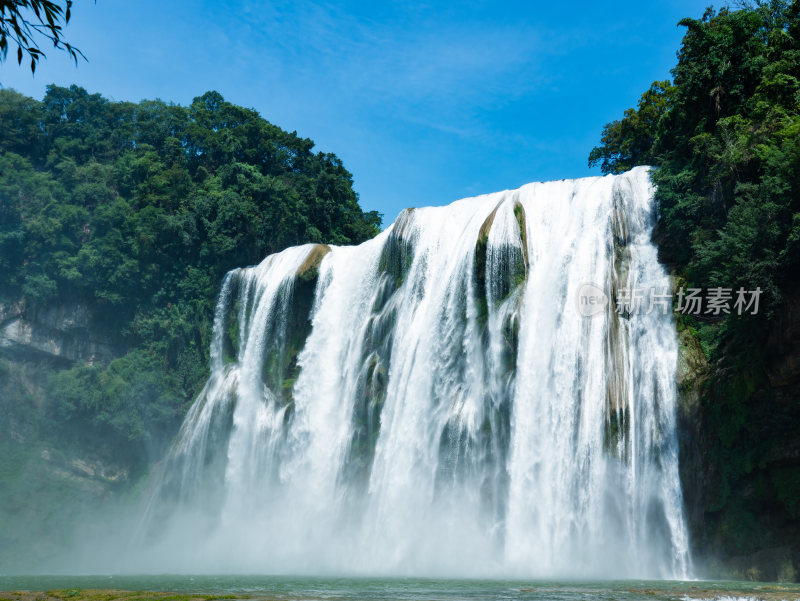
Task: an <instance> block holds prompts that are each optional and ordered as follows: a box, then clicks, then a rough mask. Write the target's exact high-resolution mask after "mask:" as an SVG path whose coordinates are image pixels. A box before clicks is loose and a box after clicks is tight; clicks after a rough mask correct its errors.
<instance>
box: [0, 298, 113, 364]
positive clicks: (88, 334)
mask: <svg viewBox="0 0 800 601" xmlns="http://www.w3.org/2000/svg"><path fill="white" fill-rule="evenodd" d="M119 350H120V349H115V347H114V345H113V344H111V343H110V342H108V341H107V340H104V338H103V336H102V334H99V333H98V332H96V331H95V329H94V328H93V327H92V312H91V309H90V308H89V307H88V306H87V305H86V304H85V303H80V302H58V303H51V304H48V305H45V306H39V305H36V304H31V303H26V302H25V301H24V300H23V299H21V298H17V299H8V298H6V299H2V298H0V353H2V354H3V355H4V356H6V357H10V358H17V359H18V358H21V357H22V356H25V357H29V358H31V359H36V358H38V359H39V360H44V361H51V362H56V363H75V362H81V363H90V364H92V363H96V362H108V361H110V360H111V359H113V358H114V357H115V356H117V355H118V354H119Z"/></svg>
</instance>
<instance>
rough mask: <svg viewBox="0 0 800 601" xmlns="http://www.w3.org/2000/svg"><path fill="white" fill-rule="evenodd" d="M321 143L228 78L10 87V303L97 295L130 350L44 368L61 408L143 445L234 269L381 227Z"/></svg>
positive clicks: (4, 179)
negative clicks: (132, 95)
mask: <svg viewBox="0 0 800 601" xmlns="http://www.w3.org/2000/svg"><path fill="white" fill-rule="evenodd" d="M313 145H314V144H313V142H312V141H311V140H309V139H305V138H301V137H298V136H297V135H296V134H295V133H288V132H286V131H283V130H282V129H280V128H279V127H277V126H275V125H273V124H271V123H269V122H268V121H266V120H265V119H263V118H262V117H260V116H259V115H258V113H257V112H256V111H254V110H252V109H246V108H242V107H239V106H236V105H234V104H231V103H229V102H226V101H225V100H224V99H223V97H222V96H221V95H220V94H218V93H217V92H207V93H206V94H204V95H202V96H200V97H198V98H196V99H195V100H194V101H193V102H192V104H191V105H190V106H188V107H184V106H178V105H174V104H168V103H165V102H162V101H160V100H155V101H150V100H146V101H142V102H140V103H138V104H137V103H131V102H113V101H110V100H107V99H105V98H103V97H102V96H100V95H99V94H89V93H87V91H86V90H84V89H82V88H79V87H76V86H72V87H70V88H68V89H67V88H61V87H57V86H49V87H48V89H47V93H46V94H45V96H44V98H43V99H42V100H41V101H38V100H35V99H32V98H28V97H25V96H23V95H21V94H18V93H16V92H14V91H13V90H7V89H2V90H0V291H2V298H0V302H5V303H9V302H16V301H18V300H19V299H24V303H25V307H26V311H34V310H40V309H41V308H42V307H48V306H51V305H58V304H59V303H63V302H65V300H68V301H69V302H73V303H80V304H82V305H85V306H87V307H88V308H89V310H90V312H91V316H92V323H91V328H90V330H91V332H93V333H94V335H96V336H102V338H103V340H104V341H108V342H109V343H110V345H111V346H112V347H113V348H114V349H116V350H115V353H114V354H115V355H116V357H117V358H116V359H114V360H113V361H111V362H110V363H109V364H105V363H104V362H103V361H98V362H94V363H93V364H86V365H76V366H74V367H72V368H70V369H66V370H59V371H53V373H51V374H50V375H49V376H48V377H46V378H43V388H44V392H45V396H46V397H49V399H50V400H54V401H56V402H52V403H44V409H43V411H44V412H45V414H46V415H45V416H44V417H45V418H46V419H47V420H49V421H50V423H53V424H57V425H58V428H60V429H61V431H62V433H64V434H68V433H70V432H80V435H81V436H84V437H85V436H87V434H88V435H90V436H91V437H92V438H93V439H101V440H104V441H106V442H108V443H110V445H109V446H110V447H113V448H119V449H124V450H125V451H124V452H125V453H126V454H127V455H128V456H129V457H128V459H130V458H133V457H139V459H142V458H144V457H145V452H146V450H147V447H148V446H152V445H153V444H156V446H158V445H159V444H163V443H164V442H165V441H166V440H168V439H169V437H170V436H171V435H172V434H173V433H174V431H175V428H176V427H177V425H178V424H179V422H180V419H181V418H182V416H183V413H184V412H185V409H186V408H187V406H188V404H189V403H190V401H191V399H192V397H193V396H194V395H195V393H196V392H197V390H198V388H199V387H200V386H201V385H202V382H203V380H204V379H205V377H206V375H207V364H208V361H207V359H208V357H207V353H208V347H209V336H210V329H211V322H212V318H213V309H214V304H215V298H216V294H217V290H218V288H219V284H220V281H221V279H222V276H223V275H224V273H225V272H226V271H228V270H230V269H232V268H234V267H237V266H242V265H248V264H254V263H257V262H259V261H261V260H262V259H263V258H264V256H266V255H267V254H269V253H272V252H276V251H279V250H281V249H283V248H285V247H287V246H290V245H294V244H299V243H305V242H319V243H332V244H350V243H359V242H362V241H363V240H366V239H368V238H370V237H372V236H374V235H375V234H376V233H377V232H378V231H379V226H380V220H381V219H380V215H378V214H377V213H376V212H374V211H373V212H364V211H362V210H361V208H360V207H359V204H358V197H357V195H356V193H355V192H354V191H353V187H352V176H351V175H350V173H349V172H348V171H347V170H346V169H345V168H344V166H343V165H342V163H341V161H340V160H339V159H338V158H337V157H336V156H335V155H333V154H328V153H321V152H320V153H314V152H312V148H313ZM151 450H152V449H151Z"/></svg>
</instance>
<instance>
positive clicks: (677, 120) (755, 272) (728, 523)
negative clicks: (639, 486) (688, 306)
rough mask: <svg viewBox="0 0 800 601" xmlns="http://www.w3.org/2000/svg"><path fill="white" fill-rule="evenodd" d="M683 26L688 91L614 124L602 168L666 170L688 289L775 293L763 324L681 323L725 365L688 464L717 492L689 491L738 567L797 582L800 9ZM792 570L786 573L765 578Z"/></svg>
mask: <svg viewBox="0 0 800 601" xmlns="http://www.w3.org/2000/svg"><path fill="white" fill-rule="evenodd" d="M680 25H682V26H684V27H686V34H685V36H684V38H683V43H682V46H681V49H680V52H679V53H678V63H677V65H676V66H675V68H674V69H673V71H672V75H673V79H672V81H659V82H655V83H653V84H652V86H651V88H650V89H649V90H648V91H646V92H645V93H644V94H643V95H642V97H641V99H640V100H639V103H638V105H637V107H636V108H632V109H628V110H627V111H625V114H624V115H623V117H622V119H620V120H619V121H614V122H612V123H609V124H608V125H606V126H605V128H604V130H603V134H602V139H601V146H599V147H597V148H595V149H593V150H592V152H591V154H590V155H589V162H590V164H600V165H601V168H602V170H603V171H604V172H606V173H617V172H621V171H624V170H627V169H629V168H631V167H633V166H636V165H653V166H655V167H656V170H655V172H654V174H653V178H654V181H655V183H656V184H657V185H658V192H657V200H658V206H659V211H660V213H659V224H658V228H657V232H656V239H657V241H658V243H659V248H660V253H661V258H662V260H664V262H666V263H667V264H668V265H669V266H670V267H671V268H672V269H673V272H674V273H675V274H676V275H678V276H680V281H681V282H684V283H686V284H687V285H688V286H691V287H700V288H705V289H709V288H714V287H723V288H730V289H732V290H733V291H734V292H735V291H736V290H737V289H739V288H740V287H743V288H745V289H746V290H754V289H755V288H756V287H760V288H761V289H762V290H763V295H762V297H761V307H760V311H759V314H758V315H743V316H738V315H735V314H731V315H720V316H713V315H708V314H702V315H697V316H680V319H679V327H680V328H681V330H682V331H681V340H682V341H683V340H684V339H685V338H686V336H687V335H691V336H692V337H694V338H695V339H696V340H697V342H698V343H699V344H698V345H696V346H698V347H699V348H702V350H703V352H704V353H705V355H706V360H707V361H708V362H709V363H710V365H711V366H712V369H711V371H710V373H708V374H702V375H698V377H699V378H700V379H702V382H699V383H698V385H700V390H701V393H700V395H699V397H700V400H699V403H698V406H697V408H696V410H695V411H696V414H695V415H693V416H692V417H691V418H690V419H696V420H699V422H700V428H699V432H700V435H699V438H697V437H695V440H693V441H692V442H691V443H690V444H687V445H684V448H683V450H684V456H683V457H682V461H684V462H689V463H690V464H691V465H692V466H694V468H695V469H696V470H699V471H700V472H701V473H702V474H703V478H702V480H703V481H702V490H699V491H698V490H696V488H697V487H696V486H694V485H691V484H690V485H688V486H687V485H686V484H687V483H685V488H686V489H687V495H688V497H689V498H690V501H693V498H694V497H697V495H699V497H698V498H699V503H697V504H696V508H699V509H696V511H695V515H692V516H691V518H692V522H693V526H694V528H693V529H694V534H695V541H696V542H697V543H698V545H699V546H700V547H706V548H710V549H712V550H714V551H716V552H718V553H719V554H720V555H722V556H723V557H725V558H734V557H740V558H742V557H747V556H750V557H752V556H753V554H755V553H756V552H760V553H762V555H763V553H764V552H765V550H768V549H772V550H773V551H774V550H780V549H785V550H786V551H785V552H784V551H775V553H777V555H780V556H781V557H782V558H783V559H775V561H773V560H772V559H770V560H766V559H765V560H764V561H761V560H753V561H751V560H742V563H741V566H742V571H741V572H740V574H741V575H743V576H744V575H747V576H753V577H759V576H760V577H772V578H776V577H784V578H786V577H796V575H794V574H792V571H793V568H791V565H792V561H793V562H794V565H795V566H797V565H800V543H799V542H800V507H799V506H798V503H797V499H798V498H800V447H798V445H800V435H799V434H798V432H800V400H798V399H799V398H800V368H798V365H800V362H798V357H799V356H800V344H798V341H800V327H798V323H800V315H798V300H799V299H800V289H798V282H800V280H799V279H798V275H800V3H798V2H796V1H795V2H793V3H789V2H786V1H783V0H773V1H770V2H767V1H765V2H760V3H757V4H755V5H749V6H744V7H741V8H740V9H738V10H729V9H722V10H720V11H719V12H715V11H714V10H712V9H708V10H707V11H706V12H705V14H704V15H703V17H702V18H701V19H700V20H696V19H684V20H682V21H681V22H680ZM732 313H735V312H732ZM684 346H685V343H684ZM691 504H692V503H690V505H691ZM690 513H691V510H690ZM775 553H773V555H775ZM777 555H776V557H777ZM791 555H793V556H794V557H793V558H792V557H791ZM773 559H774V558H773ZM776 561H777V562H778V563H780V562H783V564H782V565H785V566H788V567H787V568H786V569H785V570H784V573H783V574H782V573H781V572H780V570H781V569H783V568H780V567H776V566H773V567H772V568H769V567H765V568H764V569H765V570H766V569H773V570H774V571H771V572H763V571H762V572H760V573H759V570H760V569H761V568H760V567H759V565H761V566H768V564H775V563H776ZM748 566H750V567H748ZM752 566H755V567H752ZM748 569H750V570H751V571H750V572H749V573H748V572H747V570H748ZM753 570H754V571H753Z"/></svg>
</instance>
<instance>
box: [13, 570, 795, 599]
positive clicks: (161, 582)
mask: <svg viewBox="0 0 800 601" xmlns="http://www.w3.org/2000/svg"><path fill="white" fill-rule="evenodd" d="M75 588H78V589H95V588H100V589H112V588H113V589H126V590H153V591H171V592H176V593H202V594H223V595H231V597H236V596H243V595H248V596H253V597H261V598H269V599H278V600H283V599H286V600H306V599H307V600H327V601H332V600H346V599H359V600H375V601H385V600H390V599H397V600H414V601H417V600H425V601H451V600H453V601H455V600H473V599H474V600H484V599H485V600H537V601H538V600H547V601H589V600H608V601H612V600H613V601H644V600H651V601H652V600H653V599H656V600H682V601H688V600H691V599H717V600H724V601H728V600H735V599H765V600H769V601H772V600H778V599H787V600H789V599H791V600H800V585H796V584H795V585H792V584H764V583H752V582H707V581H704V582H697V581H693V582H674V581H640V580H625V581H599V582H596V581H593V582H589V581H587V582H565V581H500V580H440V579H416V578H415V579H402V578H387V579H382V578H310V577H299V576H298V577H289V576H284V577H275V576H176V575H159V576H0V590H39V591H43V590H51V589H75Z"/></svg>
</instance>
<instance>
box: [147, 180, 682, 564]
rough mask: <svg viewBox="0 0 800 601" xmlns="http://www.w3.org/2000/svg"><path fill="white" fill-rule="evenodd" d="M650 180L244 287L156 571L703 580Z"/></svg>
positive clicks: (540, 204) (465, 212)
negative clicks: (682, 465)
mask: <svg viewBox="0 0 800 601" xmlns="http://www.w3.org/2000/svg"><path fill="white" fill-rule="evenodd" d="M654 220H655V212H654V206H653V188H652V185H651V183H650V181H649V176H648V171H647V169H646V168H637V169H634V170H633V171H631V172H628V173H626V174H622V175H618V176H606V177H594V178H585V179H579V180H563V181H557V182H549V183H535V184H529V185H526V186H523V187H522V188H520V189H519V190H514V191H505V192H500V193H496V194H489V195H484V196H479V197H476V198H468V199H464V200H460V201H457V202H454V203H452V204H451V205H448V206H445V207H431V208H418V209H406V210H405V211H403V212H402V213H401V214H400V216H399V217H398V218H397V220H396V221H395V223H394V224H392V225H391V226H390V227H389V228H388V229H387V230H386V231H384V232H383V233H381V234H380V235H379V236H377V237H376V238H374V239H372V240H370V241H368V242H365V243H363V244H361V245H359V246H355V247H334V246H331V247H329V246H326V245H313V244H309V245H305V246H299V247H294V248H289V249H287V250H285V251H283V252H281V253H278V254H275V255H270V256H269V257H267V258H266V259H265V260H264V261H263V262H262V263H261V264H260V265H258V266H255V267H248V268H242V269H236V270H234V271H232V272H230V273H229V274H228V275H227V276H226V278H225V280H224V282H223V285H222V289H221V292H220V295H219V301H218V306H217V310H216V315H215V320H214V332H213V342H212V345H211V376H210V378H209V380H208V382H207V383H206V385H205V387H204V389H203V391H202V392H201V393H200V395H199V396H198V398H197V399H196V400H195V402H194V405H193V406H192V408H191V410H190V411H189V413H188V415H187V417H186V420H185V422H184V424H183V426H182V428H181V430H180V433H179V435H178V437H177V439H176V442H175V443H174V446H173V448H172V450H171V452H170V455H169V457H168V458H167V459H166V460H165V462H164V465H163V469H162V471H161V475H160V476H159V480H158V482H157V484H156V485H155V486H154V492H153V494H152V495H151V497H150V498H149V501H148V504H147V510H146V512H145V516H144V518H143V520H142V526H141V537H140V541H141V544H143V545H146V547H147V549H148V557H149V558H150V559H151V561H152V564H151V565H150V567H156V568H158V569H160V570H161V571H164V570H165V569H167V570H175V571H177V570H188V571H197V570H198V569H203V570H209V569H210V570H216V571H217V572H220V571H235V572H254V573H343V574H427V575H454V576H456V575H469V576H525V577H557V576H571V577H658V578H686V577H687V575H688V574H689V572H690V569H691V568H690V558H689V550H688V549H689V544H688V535H687V531H686V525H685V523H684V518H683V509H682V504H683V502H682V496H681V488H680V481H679V477H678V457H677V441H676V433H675V429H676V425H675V403H676V394H677V390H676V383H675V372H676V364H677V354H678V347H677V339H676V333H675V326H674V323H673V319H672V314H671V311H668V312H667V314H666V315H665V314H663V313H662V312H660V311H649V312H648V311H639V312H631V313H630V314H623V315H620V314H619V313H618V311H617V310H616V308H615V304H614V303H613V302H609V303H606V304H605V305H600V306H598V310H597V311H596V314H594V315H591V316H587V315H584V312H582V311H581V307H580V306H579V299H578V294H579V293H578V291H579V289H581V287H582V286H586V285H591V286H593V287H594V288H595V289H597V290H599V291H601V292H602V294H605V295H606V297H607V298H608V299H612V301H613V299H615V298H616V295H617V293H618V291H619V290H621V289H622V288H624V287H626V286H631V285H636V286H638V287H641V288H644V289H650V288H653V289H656V290H659V291H662V290H668V289H669V285H670V284H669V279H668V276H667V274H666V272H665V270H664V268H663V267H662V266H661V265H660V264H659V263H658V261H657V256H656V249H655V247H654V245H653V244H652V242H651V232H652V228H653V225H654Z"/></svg>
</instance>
